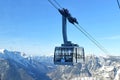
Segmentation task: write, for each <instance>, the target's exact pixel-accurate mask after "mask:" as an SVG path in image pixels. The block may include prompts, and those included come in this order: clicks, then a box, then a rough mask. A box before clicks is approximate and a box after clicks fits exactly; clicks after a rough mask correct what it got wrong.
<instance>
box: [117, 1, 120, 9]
mask: <svg viewBox="0 0 120 80" xmlns="http://www.w3.org/2000/svg"><path fill="white" fill-rule="evenodd" d="M117 4H118V7H119V9H120V2H119V0H117Z"/></svg>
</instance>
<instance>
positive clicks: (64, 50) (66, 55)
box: [54, 8, 85, 65]
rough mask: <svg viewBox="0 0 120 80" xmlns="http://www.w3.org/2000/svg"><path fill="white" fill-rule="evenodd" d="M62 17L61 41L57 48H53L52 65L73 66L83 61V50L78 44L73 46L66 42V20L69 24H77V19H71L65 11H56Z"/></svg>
mask: <svg viewBox="0 0 120 80" xmlns="http://www.w3.org/2000/svg"><path fill="white" fill-rule="evenodd" d="M58 11H59V12H60V14H61V15H62V34H63V41H64V44H62V45H61V46H59V47H55V50H54V64H56V65H74V64H75V63H81V62H84V61H85V54H84V48H83V47H79V45H78V44H74V43H72V42H71V41H68V40H67V33H66V30H67V19H68V21H69V22H70V23H72V24H74V23H76V24H78V22H77V19H76V18H73V17H72V16H71V14H70V13H69V11H68V10H67V9H64V8H63V9H58Z"/></svg>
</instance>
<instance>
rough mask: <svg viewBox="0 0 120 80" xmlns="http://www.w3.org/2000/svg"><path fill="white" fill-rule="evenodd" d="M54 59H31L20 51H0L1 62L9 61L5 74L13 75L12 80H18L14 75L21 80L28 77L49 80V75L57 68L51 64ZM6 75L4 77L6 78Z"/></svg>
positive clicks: (31, 79) (32, 79)
mask: <svg viewBox="0 0 120 80" xmlns="http://www.w3.org/2000/svg"><path fill="white" fill-rule="evenodd" d="M52 58H53V57H37V56H36V57H29V56H26V55H25V53H21V52H18V51H8V50H6V49H1V50H0V60H5V61H7V63H8V65H5V66H10V67H9V69H8V71H6V72H5V73H6V74H8V75H11V76H12V77H13V78H12V80H16V78H14V77H15V76H14V75H12V74H16V75H18V76H17V77H19V79H20V80H24V79H26V78H25V77H26V76H27V77H30V80H49V77H48V76H47V73H48V72H50V71H51V70H53V69H54V67H55V66H54V65H53V63H52V62H50V60H52ZM13 69H14V71H13ZM1 70H2V69H1ZM6 74H5V75H4V76H6ZM23 74H24V75H23ZM0 75H2V73H0ZM20 75H21V76H20ZM25 75H26V76H25ZM8 77H10V76H8ZM7 79H8V78H7ZM7 79H5V80H7Z"/></svg>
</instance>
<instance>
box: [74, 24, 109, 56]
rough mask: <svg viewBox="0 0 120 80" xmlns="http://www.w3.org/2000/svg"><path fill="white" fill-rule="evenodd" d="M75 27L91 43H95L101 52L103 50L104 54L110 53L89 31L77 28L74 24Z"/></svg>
mask: <svg viewBox="0 0 120 80" xmlns="http://www.w3.org/2000/svg"><path fill="white" fill-rule="evenodd" d="M74 26H75V27H76V28H77V29H78V30H79V31H80V32H82V33H83V34H84V35H85V36H86V37H87V38H88V39H89V40H90V41H91V42H93V43H94V44H95V45H96V46H97V47H98V48H99V49H100V50H102V51H103V52H104V53H106V54H107V53H109V52H108V51H107V50H106V49H105V48H104V47H103V46H102V45H101V44H100V43H99V42H98V41H97V40H95V39H94V38H93V37H92V36H91V35H90V34H89V33H88V32H87V31H85V30H84V29H83V28H82V27H81V26H80V25H79V26H77V25H75V24H74Z"/></svg>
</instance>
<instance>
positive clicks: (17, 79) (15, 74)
mask: <svg viewBox="0 0 120 80" xmlns="http://www.w3.org/2000/svg"><path fill="white" fill-rule="evenodd" d="M0 80H120V56H107V57H105V56H95V55H87V56H86V61H85V63H78V64H76V65H74V66H66V65H65V66H56V65H54V64H53V56H27V55H26V54H25V53H21V52H18V51H8V50H6V49H0Z"/></svg>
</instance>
